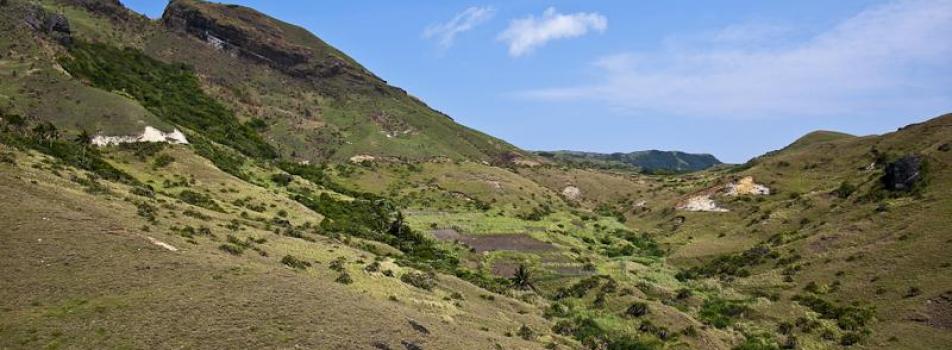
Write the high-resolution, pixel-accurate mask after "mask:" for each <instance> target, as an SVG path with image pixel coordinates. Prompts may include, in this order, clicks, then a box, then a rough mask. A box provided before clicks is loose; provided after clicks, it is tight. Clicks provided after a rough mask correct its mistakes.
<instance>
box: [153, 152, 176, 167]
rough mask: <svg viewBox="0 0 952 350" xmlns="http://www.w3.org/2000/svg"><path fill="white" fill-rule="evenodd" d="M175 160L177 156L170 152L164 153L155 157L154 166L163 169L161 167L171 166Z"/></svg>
mask: <svg viewBox="0 0 952 350" xmlns="http://www.w3.org/2000/svg"><path fill="white" fill-rule="evenodd" d="M174 161H175V157H172V156H170V155H168V154H165V153H163V154H160V155H159V156H158V157H156V158H155V160H153V161H152V167H153V168H155V169H161V168H164V167H167V166H169V164H172V162H174Z"/></svg>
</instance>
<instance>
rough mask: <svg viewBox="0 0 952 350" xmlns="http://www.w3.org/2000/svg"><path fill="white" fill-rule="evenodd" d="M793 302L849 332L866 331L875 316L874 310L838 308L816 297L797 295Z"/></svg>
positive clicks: (854, 307)
mask: <svg viewBox="0 0 952 350" xmlns="http://www.w3.org/2000/svg"><path fill="white" fill-rule="evenodd" d="M793 300H794V301H796V302H798V303H800V304H801V305H803V306H806V307H808V308H810V309H811V310H813V311H814V312H816V313H818V314H820V317H822V318H825V319H830V320H836V324H837V326H839V327H840V328H841V329H843V330H847V331H857V330H861V329H864V327H866V324H867V323H868V322H869V321H870V320H872V318H873V315H874V311H873V310H872V309H869V308H860V307H857V306H837V305H835V304H833V303H831V302H829V301H826V300H824V299H823V298H820V297H818V296H815V295H796V296H794V297H793Z"/></svg>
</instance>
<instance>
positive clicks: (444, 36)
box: [423, 6, 496, 49]
mask: <svg viewBox="0 0 952 350" xmlns="http://www.w3.org/2000/svg"><path fill="white" fill-rule="evenodd" d="M495 14H496V9H494V8H492V7H490V6H485V7H477V6H473V7H470V8H467V9H465V10H463V12H460V13H458V14H456V16H455V17H453V19H451V20H449V21H448V22H445V23H439V24H434V25H430V26H429V27H426V29H424V30H423V37H424V38H427V39H431V38H435V39H436V40H437V42H438V43H439V45H440V46H441V47H443V48H444V49H445V48H449V47H450V46H453V41H454V40H455V39H456V35H457V34H459V33H463V32H466V31H469V30H471V29H473V28H475V27H476V26H477V25H479V24H481V23H483V22H486V21H488V20H490V19H492V17H493V16H494V15H495Z"/></svg>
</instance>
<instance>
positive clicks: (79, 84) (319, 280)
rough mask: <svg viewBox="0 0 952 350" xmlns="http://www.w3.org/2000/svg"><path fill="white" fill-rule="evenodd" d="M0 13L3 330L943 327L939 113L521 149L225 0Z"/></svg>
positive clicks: (451, 338) (556, 345)
mask: <svg viewBox="0 0 952 350" xmlns="http://www.w3.org/2000/svg"><path fill="white" fill-rule="evenodd" d="M0 32H2V33H3V36H2V37H0V78H2V79H0V198H2V200H0V227H2V229H0V250H2V254H0V348H3V349H7V348H10V349H20V348H22V349H33V348H51V349H56V348H63V349H72V348H315V349H321V348H341V349H408V350H415V349H744V350H753V349H841V348H857V349H892V348H902V349H941V348H946V347H949V346H950V344H952V317H950V316H949V315H950V314H952V313H950V310H952V273H950V272H952V266H950V263H952V253H950V251H952V250H950V249H949V248H950V247H952V216H950V215H948V213H952V193H950V191H952V171H950V169H949V167H950V166H952V147H950V142H952V115H950V114H946V115H942V116H932V117H931V118H930V117H929V116H923V119H924V121H923V122H922V123H919V124H913V125H908V126H902V127H901V128H899V129H898V130H896V131H895V132H891V133H887V134H883V135H871V136H852V135H848V134H842V133H836V132H828V131H818V132H815V133H811V134H808V135H805V136H803V137H802V138H800V139H798V140H791V141H792V143H791V144H790V145H789V146H787V147H785V148H783V149H780V150H777V151H773V152H770V153H767V154H764V155H762V156H759V157H757V158H754V159H751V160H750V161H748V162H746V163H745V164H738V165H733V164H722V163H721V162H720V161H719V160H717V159H716V158H714V157H713V156H710V155H691V154H686V153H680V152H659V151H652V152H636V153H631V154H612V155H603V154H594V153H584V152H530V151H525V150H521V149H519V148H517V147H516V146H513V145H511V144H509V143H507V142H505V141H502V140H500V139H497V138H494V137H492V136H489V135H486V134H484V133H482V132H479V131H476V130H474V129H471V128H468V127H466V126H463V125H461V124H457V123H456V122H455V121H454V120H453V119H451V118H450V117H449V116H447V115H445V114H443V113H441V112H439V111H436V110H433V109H431V108H430V107H429V106H427V105H426V104H425V103H424V102H422V101H420V100H419V99H417V98H415V97H413V96H412V95H410V94H408V93H407V92H406V91H403V90H402V89H400V88H398V87H394V86H391V85H389V84H388V83H387V82H385V81H383V80H382V79H380V78H379V77H377V76H375V75H374V74H373V73H372V72H370V71H368V70H367V69H366V68H364V67H362V66H361V65H360V64H359V63H358V62H356V61H355V60H353V59H352V58H350V57H348V56H347V55H346V54H345V53H343V52H341V51H339V50H337V49H335V48H333V47H331V46H330V45H328V44H327V43H325V42H323V41H322V40H321V39H318V38H317V37H316V36H314V35H312V34H310V33H308V32H307V31H306V30H304V29H302V28H300V27H296V26H294V25H291V24H287V23H284V22H281V21H278V20H277V19H274V18H271V17H268V16H267V15H265V14H262V13H260V12H257V11H255V10H253V9H250V8H246V7H241V6H233V5H221V4H215V3H210V2H205V1H198V0H173V1H171V3H170V5H169V7H168V8H167V9H166V11H165V14H164V15H163V17H162V18H160V19H156V20H151V19H148V18H146V17H144V16H142V15H140V14H137V13H135V12H133V11H131V10H129V9H126V8H125V7H124V6H122V4H121V3H119V2H118V1H111V0H42V1H27V0H9V1H3V2H2V4H0ZM926 118H929V119H928V120H925V119H926ZM897 127H900V126H898V125H897ZM143 130H145V133H144V134H143ZM156 135H158V136H156ZM146 136H149V137H146ZM97 137H100V138H99V139H98V140H100V141H102V140H120V141H117V142H95V141H94V140H97ZM101 137H109V138H108V139H106V138H101ZM728 141H729V140H728ZM728 141H725V142H728ZM656 152H657V153H656Z"/></svg>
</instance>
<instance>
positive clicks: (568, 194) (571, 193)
mask: <svg viewBox="0 0 952 350" xmlns="http://www.w3.org/2000/svg"><path fill="white" fill-rule="evenodd" d="M562 196H563V197H565V199H568V200H571V201H578V200H579V199H581V198H582V190H581V189H579V188H578V187H575V186H567V187H565V188H564V189H562Z"/></svg>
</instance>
